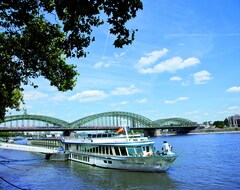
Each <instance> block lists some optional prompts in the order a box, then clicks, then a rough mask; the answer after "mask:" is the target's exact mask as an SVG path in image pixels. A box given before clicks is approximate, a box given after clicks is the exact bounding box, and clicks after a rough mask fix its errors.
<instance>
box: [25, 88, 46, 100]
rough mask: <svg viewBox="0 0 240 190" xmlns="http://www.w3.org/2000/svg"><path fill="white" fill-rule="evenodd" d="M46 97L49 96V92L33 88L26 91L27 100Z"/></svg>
mask: <svg viewBox="0 0 240 190" xmlns="http://www.w3.org/2000/svg"><path fill="white" fill-rule="evenodd" d="M46 97H48V94H44V93H42V92H39V91H37V90H31V91H26V92H24V99H25V100H37V99H40V98H46Z"/></svg>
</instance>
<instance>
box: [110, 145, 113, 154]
mask: <svg viewBox="0 0 240 190" xmlns="http://www.w3.org/2000/svg"><path fill="white" fill-rule="evenodd" d="M110 155H113V153H112V147H110Z"/></svg>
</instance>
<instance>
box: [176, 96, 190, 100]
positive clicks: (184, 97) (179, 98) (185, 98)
mask: <svg viewBox="0 0 240 190" xmlns="http://www.w3.org/2000/svg"><path fill="white" fill-rule="evenodd" d="M188 99H189V97H186V96H183V97H178V98H177V99H176V101H184V100H188Z"/></svg>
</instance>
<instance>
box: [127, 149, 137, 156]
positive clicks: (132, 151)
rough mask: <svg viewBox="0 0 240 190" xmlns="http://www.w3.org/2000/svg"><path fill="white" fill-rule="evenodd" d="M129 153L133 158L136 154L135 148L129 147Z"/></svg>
mask: <svg viewBox="0 0 240 190" xmlns="http://www.w3.org/2000/svg"><path fill="white" fill-rule="evenodd" d="M127 151H128V154H129V155H130V156H133V155H135V154H136V153H135V150H134V148H133V147H128V148H127Z"/></svg>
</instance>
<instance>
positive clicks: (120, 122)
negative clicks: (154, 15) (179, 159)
mask: <svg viewBox="0 0 240 190" xmlns="http://www.w3.org/2000/svg"><path fill="white" fill-rule="evenodd" d="M196 125H197V124H196V122H193V121H191V120H188V119H184V118H168V119H159V120H156V121H152V120H150V119H148V118H146V117H144V116H142V115H139V114H135V113H131V112H118V111H116V112H104V113H99V114H94V115H90V116H87V117H84V118H81V119H79V120H76V121H74V122H72V123H69V122H67V121H64V120H61V119H57V118H54V117H48V116H43V115H28V114H25V115H12V116H6V117H5V120H4V122H2V123H0V130H2V129H3V128H8V129H10V128H12V127H15V128H16V127H17V128H19V129H23V128H26V127H31V128H34V127H35V128H36V127H39V128H42V129H47V128H51V129H54V128H55V129H58V128H59V129H62V130H64V129H66V130H68V129H69V130H73V129H81V128H98V127H99V128H104V127H105V128H111V127H112V128H116V127H123V126H128V127H130V128H132V129H151V128H155V129H156V128H158V129H161V128H162V129H164V128H166V126H169V128H171V127H172V126H175V127H176V126H181V127H189V126H196Z"/></svg>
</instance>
